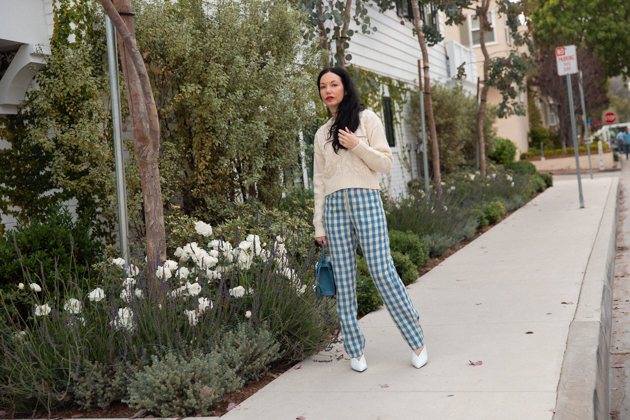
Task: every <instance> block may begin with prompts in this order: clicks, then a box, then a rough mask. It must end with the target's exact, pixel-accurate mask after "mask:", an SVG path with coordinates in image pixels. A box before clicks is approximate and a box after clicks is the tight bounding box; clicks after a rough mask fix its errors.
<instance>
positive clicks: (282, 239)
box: [276, 236, 284, 244]
mask: <svg viewBox="0 0 630 420" xmlns="http://www.w3.org/2000/svg"><path fill="white" fill-rule="evenodd" d="M276 242H277V243H279V244H283V243H284V236H276Z"/></svg>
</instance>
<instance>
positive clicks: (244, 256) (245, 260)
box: [237, 250, 253, 269]
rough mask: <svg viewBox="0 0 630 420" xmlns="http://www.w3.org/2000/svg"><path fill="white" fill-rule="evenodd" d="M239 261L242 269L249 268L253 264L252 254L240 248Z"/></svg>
mask: <svg viewBox="0 0 630 420" xmlns="http://www.w3.org/2000/svg"><path fill="white" fill-rule="evenodd" d="M237 252H238V256H237V263H238V266H239V267H240V268H241V269H248V268H249V267H251V265H252V259H253V258H252V255H250V254H248V253H247V252H246V251H243V250H240V251H238V250H237Z"/></svg>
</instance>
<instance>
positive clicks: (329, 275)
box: [315, 244, 337, 299]
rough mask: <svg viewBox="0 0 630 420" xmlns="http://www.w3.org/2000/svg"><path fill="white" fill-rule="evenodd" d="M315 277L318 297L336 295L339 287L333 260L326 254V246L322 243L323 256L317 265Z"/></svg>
mask: <svg viewBox="0 0 630 420" xmlns="http://www.w3.org/2000/svg"><path fill="white" fill-rule="evenodd" d="M315 279H316V280H317V287H316V288H315V290H316V293H317V299H319V298H321V297H322V296H335V293H337V288H336V287H335V276H334V275H333V268H332V262H331V260H330V257H327V256H326V247H325V246H324V244H322V257H321V258H320V260H319V262H318V263H317V266H316V267H315Z"/></svg>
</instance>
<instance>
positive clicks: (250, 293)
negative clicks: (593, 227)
mask: <svg viewBox="0 0 630 420" xmlns="http://www.w3.org/2000/svg"><path fill="white" fill-rule="evenodd" d="M247 294H248V295H253V294H254V289H252V288H251V287H250V288H249V289H247Z"/></svg>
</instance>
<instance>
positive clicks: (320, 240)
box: [315, 236, 328, 248]
mask: <svg viewBox="0 0 630 420" xmlns="http://www.w3.org/2000/svg"><path fill="white" fill-rule="evenodd" d="M315 241H317V243H318V244H319V245H320V246H321V244H324V246H325V247H326V248H328V241H327V240H326V237H325V236H318V237H317V238H315Z"/></svg>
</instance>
